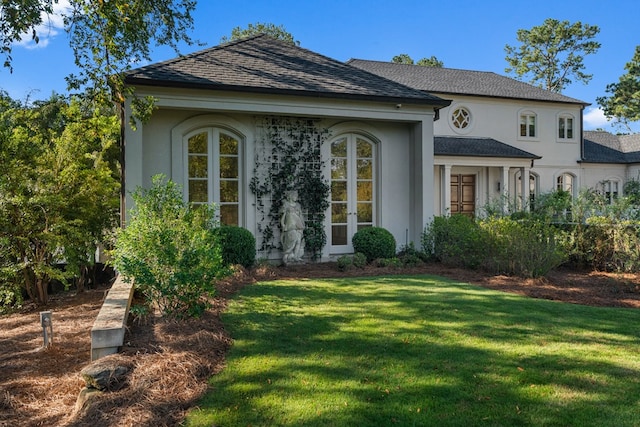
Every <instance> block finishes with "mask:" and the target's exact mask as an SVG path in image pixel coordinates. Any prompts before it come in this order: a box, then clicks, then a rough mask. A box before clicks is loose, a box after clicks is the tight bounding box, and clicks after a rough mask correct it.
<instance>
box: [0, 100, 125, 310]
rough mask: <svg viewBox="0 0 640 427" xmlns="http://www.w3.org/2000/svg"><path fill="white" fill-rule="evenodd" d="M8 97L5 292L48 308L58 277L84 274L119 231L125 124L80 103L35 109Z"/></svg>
mask: <svg viewBox="0 0 640 427" xmlns="http://www.w3.org/2000/svg"><path fill="white" fill-rule="evenodd" d="M6 98H8V97H5V99H4V101H1V107H0V164H2V168H3V171H2V172H3V173H2V174H0V291H1V290H2V288H6V286H11V287H15V286H16V284H18V286H17V287H20V288H22V289H24V291H25V292H26V293H27V295H28V296H29V297H30V298H31V299H32V300H33V301H34V302H37V303H40V304H46V303H47V301H48V286H49V283H50V282H51V280H54V279H55V280H60V281H63V282H66V281H67V279H69V278H71V277H78V276H79V274H80V269H81V268H82V267H83V266H86V265H90V264H92V263H93V257H92V254H94V253H95V249H96V244H97V243H98V242H100V241H103V240H104V233H105V230H108V229H110V228H112V227H113V226H115V222H116V220H117V217H118V216H117V212H118V189H119V185H118V176H117V175H118V173H117V167H116V159H117V141H118V137H119V133H120V127H119V124H118V120H117V118H116V117H115V116H113V115H105V114H102V111H100V109H96V108H95V106H94V105H93V104H89V103H86V102H83V101H81V100H80V99H77V98H75V99H71V100H67V99H65V98H63V97H60V96H53V97H52V98H51V99H49V100H47V101H44V102H42V101H41V102H37V103H35V104H34V105H33V106H31V107H26V106H21V105H19V104H17V103H15V102H9V101H8V100H7V99H6ZM61 263H64V264H65V265H66V268H65V269H60V268H59V267H58V264H61ZM0 293H1V292H0Z"/></svg>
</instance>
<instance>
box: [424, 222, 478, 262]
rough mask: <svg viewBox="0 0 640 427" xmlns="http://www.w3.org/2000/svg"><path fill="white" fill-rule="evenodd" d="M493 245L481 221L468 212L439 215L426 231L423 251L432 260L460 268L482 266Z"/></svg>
mask: <svg viewBox="0 0 640 427" xmlns="http://www.w3.org/2000/svg"><path fill="white" fill-rule="evenodd" d="M490 244H491V242H490V239H489V238H488V236H487V235H486V234H485V233H484V232H483V230H482V229H481V228H480V227H479V226H478V224H477V223H476V222H475V221H474V220H473V219H471V218H469V217H467V216H464V215H452V216H448V217H447V216H444V217H435V218H434V219H433V221H432V222H431V223H430V224H429V225H427V227H426V228H425V230H424V232H423V233H422V250H423V252H424V253H425V254H426V255H427V256H428V257H429V258H430V259H433V260H436V261H440V262H442V263H443V264H446V265H451V266H457V267H465V268H472V269H473V268H478V267H480V266H481V265H482V263H483V262H484V259H485V254H486V251H487V249H488V246H489V245H490Z"/></svg>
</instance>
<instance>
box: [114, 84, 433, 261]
mask: <svg viewBox="0 0 640 427" xmlns="http://www.w3.org/2000/svg"><path fill="white" fill-rule="evenodd" d="M160 92H163V91H160ZM164 93H166V94H167V95H169V94H170V96H168V97H166V98H162V97H160V98H159V102H158V105H159V107H160V108H159V109H158V110H157V111H155V112H154V114H153V116H152V117H151V119H150V121H149V122H148V123H145V124H144V125H142V126H139V127H138V129H137V130H136V131H133V130H131V129H128V130H127V134H126V141H127V144H128V146H127V148H126V156H127V160H126V169H127V178H128V179H127V191H128V192H130V191H133V190H134V189H135V187H136V186H138V185H141V186H143V187H148V186H150V184H151V178H152V177H153V176H154V175H156V174H164V175H166V176H167V177H169V178H171V179H172V180H174V181H176V182H179V183H181V184H183V185H184V171H183V165H181V164H180V162H183V159H182V158H181V155H180V154H178V152H179V151H180V150H182V148H180V147H181V144H184V142H183V135H184V134H185V133H186V132H188V131H190V130H193V129H195V128H197V127H198V126H202V125H203V124H205V123H208V122H210V123H212V124H213V125H216V126H217V125H224V126H227V127H228V128H229V129H232V130H234V131H236V132H237V133H238V134H240V135H242V137H243V139H244V140H243V153H242V160H241V162H242V165H241V171H240V173H241V179H240V181H241V185H242V191H241V196H242V198H243V200H242V202H243V203H242V205H243V206H244V212H243V213H242V214H241V217H242V218H241V222H242V225H243V226H244V227H245V228H247V229H249V230H250V231H251V232H252V233H254V235H255V234H256V233H257V224H256V221H257V220H256V217H257V213H256V208H255V196H254V195H253V194H252V192H251V191H250V190H249V182H250V180H251V177H252V172H253V169H254V164H255V161H254V160H255V151H254V147H255V143H256V138H257V136H256V122H257V120H258V118H260V117H263V116H265V115H269V116H278V115H282V116H291V114H290V112H289V111H288V108H280V109H279V108H277V107H278V103H282V102H283V100H282V99H280V100H274V101H276V102H274V103H273V104H271V108H268V109H267V110H269V111H255V110H256V108H255V99H252V98H250V97H247V98H246V100H245V101H246V104H245V103H241V102H240V101H239V100H235V102H236V103H237V104H236V105H235V106H234V108H231V107H230V106H229V105H226V108H225V109H223V110H221V109H219V107H220V102H218V101H212V100H208V99H205V98H203V97H202V95H201V94H198V97H199V98H198V99H196V100H194V101H193V102H190V101H189V99H188V97H184V94H182V93H180V94H178V93H175V92H167V91H164ZM157 95H158V94H156V96H157ZM252 103H253V104H252ZM286 103H287V104H289V103H291V102H290V101H286ZM207 104H209V105H210V106H212V107H213V106H215V107H216V108H204V107H206V106H207ZM263 104H264V100H261V101H260V105H263ZM317 104H318V102H317V101H313V102H312V104H310V105H309V109H310V110H309V111H316V112H321V111H331V114H334V115H336V116H337V115H338V114H339V113H340V112H342V113H344V114H345V117H322V116H320V117H318V116H303V117H314V118H319V119H320V122H319V123H320V125H321V126H323V127H327V128H329V129H330V131H331V135H332V137H330V138H329V139H328V140H327V142H326V143H325V147H323V151H322V155H323V160H324V162H325V165H326V168H327V171H326V177H327V179H329V177H330V171H329V165H330V142H331V140H332V138H335V137H337V136H339V135H340V134H344V133H356V134H361V135H364V136H366V137H367V138H369V139H370V140H371V141H373V142H375V145H376V154H377V167H376V170H375V172H376V182H377V184H376V192H377V194H376V196H377V199H376V206H377V209H376V214H377V215H376V225H379V226H381V227H384V228H386V229H388V230H389V231H390V232H391V233H392V234H393V235H394V237H395V238H396V241H397V243H398V246H401V245H404V244H406V243H408V242H410V241H416V239H419V236H420V233H421V232H422V228H423V227H424V224H425V221H424V217H427V216H429V217H431V216H432V215H433V205H432V203H431V201H432V200H433V196H432V191H433V178H432V177H431V176H430V174H427V176H426V179H425V173H424V171H423V168H426V170H428V171H431V170H432V168H433V116H434V113H433V109H426V108H424V107H420V108H411V107H408V108H407V109H403V111H398V109H397V108H395V106H389V108H388V109H387V107H385V106H383V107H380V106H375V105H374V106H367V105H360V106H357V105H353V103H347V102H345V103H343V104H341V106H340V108H337V107H336V108H331V109H329V108H327V107H330V106H322V105H321V107H322V108H320V107H319V106H318V105H317ZM320 104H322V103H320ZM188 106H195V107H199V108H187V107H188ZM356 107H357V108H356ZM325 108H326V110H325ZM233 110H235V111H233ZM242 110H246V111H242ZM280 110H283V111H282V112H279V111H280ZM366 116H372V117H370V118H363V117H366ZM416 129H419V131H417V130H416ZM416 145H420V146H421V148H420V150H422V151H425V152H426V156H425V157H424V158H422V157H421V158H420V159H415V158H414V155H415V154H416V153H417V152H419V151H420V150H416V147H415V146H416ZM425 147H427V148H426V149H425ZM415 179H420V180H423V182H422V183H421V185H419V186H416V185H415V183H413V181H414V180H415ZM425 183H426V184H425ZM417 198H419V199H420V201H419V202H417V201H416V199H417ZM425 201H427V202H426V203H425ZM417 204H418V205H420V206H417ZM131 206H132V202H131V200H130V198H129V201H128V203H127V207H128V209H130V208H131ZM416 209H418V210H420V212H416ZM327 218H330V212H329V211H328V212H327ZM416 224H419V226H418V225H416ZM330 231H331V230H330V221H329V220H327V223H326V232H327V235H328V236H330ZM416 243H419V241H416ZM329 247H330V244H327V245H326V246H325V251H324V253H323V254H322V255H323V259H329V258H331V257H332V256H333V255H334V254H332V253H331V252H330V251H329ZM274 256H276V257H277V256H278V254H275V255H274Z"/></svg>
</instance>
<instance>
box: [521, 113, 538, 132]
mask: <svg viewBox="0 0 640 427" xmlns="http://www.w3.org/2000/svg"><path fill="white" fill-rule="evenodd" d="M519 120H520V122H519V131H518V132H519V133H518V135H519V136H520V138H537V137H538V116H537V115H536V113H534V112H533V111H522V112H520V118H519Z"/></svg>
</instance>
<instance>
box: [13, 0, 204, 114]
mask: <svg viewBox="0 0 640 427" xmlns="http://www.w3.org/2000/svg"><path fill="white" fill-rule="evenodd" d="M68 1H69V6H70V7H69V8H68V9H67V10H66V11H64V12H61V13H62V14H63V19H64V29H65V31H66V32H67V33H68V35H69V44H70V46H71V48H72V49H73V53H74V57H75V64H76V65H77V66H78V70H79V71H78V73H77V74H71V75H69V76H68V77H67V84H68V86H69V89H70V90H83V92H86V93H87V94H88V95H90V96H92V97H94V98H95V99H97V100H98V101H100V102H103V103H105V105H106V104H108V103H111V102H112V101H116V102H122V101H123V100H124V98H125V97H127V96H131V95H132V94H133V89H132V88H125V86H124V81H123V76H122V72H123V71H125V70H127V69H129V68H130V67H131V64H137V63H141V62H144V61H151V45H152V44H155V45H165V46H170V47H172V48H174V49H175V50H176V51H177V50H178V44H179V43H181V42H185V43H187V44H191V43H193V40H191V38H190V37H189V36H188V34H187V32H188V30H191V29H192V28H193V17H192V16H191V13H192V12H193V10H194V9H195V6H196V1H195V0H172V1H166V0H162V1H160V0H109V1H104V0H68ZM57 3H58V0H3V1H2V2H1V3H0V50H1V52H2V53H3V54H4V57H5V61H4V65H5V66H6V67H9V68H11V59H12V58H11V52H12V49H11V46H12V44H13V43H15V42H16V41H19V40H20V39H21V38H22V37H23V36H24V34H25V33H26V34H29V35H30V36H31V38H32V39H33V40H34V41H35V42H38V40H39V35H38V33H37V31H38V30H37V28H38V26H39V25H41V24H43V23H44V22H46V20H48V19H49V18H50V15H51V14H52V13H53V6H54V4H57ZM146 101H147V102H142V101H139V102H136V103H135V104H134V107H135V113H136V115H137V116H143V114H142V113H143V112H144V111H146V112H148V111H149V102H150V99H147V100H146Z"/></svg>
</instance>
